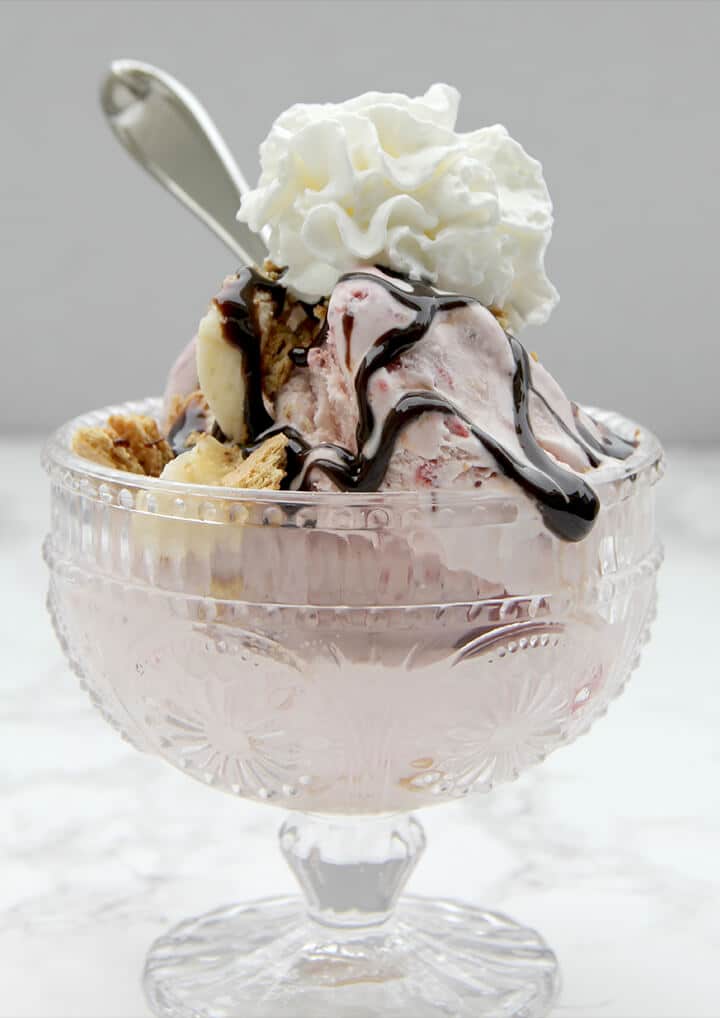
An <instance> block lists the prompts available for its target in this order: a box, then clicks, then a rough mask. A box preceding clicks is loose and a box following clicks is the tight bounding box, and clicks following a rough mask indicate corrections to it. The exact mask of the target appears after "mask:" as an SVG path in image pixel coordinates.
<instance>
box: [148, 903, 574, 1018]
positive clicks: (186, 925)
mask: <svg viewBox="0 0 720 1018" xmlns="http://www.w3.org/2000/svg"><path fill="white" fill-rule="evenodd" d="M144 986H145V992H146V994H147V998H148V1002H149V1004H150V1007H151V1008H152V1010H153V1012H154V1013H155V1014H156V1015H159V1016H163V1018H170V1016H172V1018H286V1016H287V1018H326V1016H327V1018H350V1016H352V1018H375V1016H378V1018H379V1016H382V1018H436V1016H437V1018H439V1016H442V1018H470V1016H472V1018H542V1016H543V1015H547V1014H548V1013H549V1011H550V1008H551V1006H552V1004H553V1001H554V1000H555V998H556V996H557V992H558V988H559V973H558V965H557V961H556V958H555V956H554V954H553V953H552V951H550V949H549V948H548V947H547V946H546V945H545V943H544V941H543V940H542V939H541V937H540V936H539V935H538V934H537V933H536V932H535V931H534V930H531V929H527V928H526V927H523V926H519V925H518V924H517V923H515V922H513V920H512V919H508V918H507V917H506V916H503V915H499V914H497V913H495V912H486V911H484V910H482V909H478V908H474V907H472V906H469V905H463V904H459V903H457V902H453V901H443V900H435V899H429V898H416V897H404V898H402V899H401V901H400V904H399V905H398V907H397V910H396V912H395V914H394V916H393V919H392V920H391V921H390V922H388V923H384V924H383V925H380V926H376V927H362V928H358V927H346V928H338V927H336V926H333V927H328V926H323V925H321V924H320V923H318V922H314V921H313V920H311V919H309V918H308V916H307V912H306V910H305V905H304V903H303V900H302V899H301V898H300V897H283V898H267V899H264V900H262V901H257V902H253V903H251V904H247V905H232V906H230V907H227V908H222V909H218V910H217V911H215V912H210V913H208V914H207V915H205V916H201V917H200V918H199V919H189V920H186V921H185V922H183V923H181V924H180V925H179V926H176V927H175V928H174V929H173V930H171V931H170V933H168V934H167V935H166V936H164V937H161V938H160V939H159V940H157V941H156V942H155V944H154V945H153V946H152V948H151V950H150V954H149V955H148V959H147V963H146V967H145V975H144Z"/></svg>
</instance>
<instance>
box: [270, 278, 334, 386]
mask: <svg viewBox="0 0 720 1018" xmlns="http://www.w3.org/2000/svg"><path fill="white" fill-rule="evenodd" d="M254 305H255V321H256V322H257V327H258V330H259V332H260V358H261V367H262V378H263V391H264V393H265V395H266V396H267V397H268V399H270V400H274V399H275V397H276V396H277V394H278V392H279V390H280V389H281V387H282V386H283V385H284V384H285V382H287V380H288V378H289V377H290V373H291V371H292V369H293V367H294V365H293V361H292V359H291V357H290V353H291V351H292V350H294V349H295V347H303V348H307V347H309V346H310V345H311V343H312V342H313V341H314V340H315V339H316V337H317V335H318V333H319V332H320V330H321V329H322V327H323V323H324V322H325V316H326V314H327V305H326V304H325V302H324V301H321V302H320V303H318V304H316V305H315V306H314V307H312V308H311V307H310V306H309V305H307V304H303V303H302V302H301V301H299V300H297V299H296V298H295V297H293V296H292V294H289V293H288V294H286V295H285V300H284V302H283V308H282V311H280V312H279V313H278V309H277V307H276V304H275V300H274V298H273V295H272V294H271V293H269V292H268V291H267V290H263V289H262V288H258V289H257V290H256V291H255V297H254Z"/></svg>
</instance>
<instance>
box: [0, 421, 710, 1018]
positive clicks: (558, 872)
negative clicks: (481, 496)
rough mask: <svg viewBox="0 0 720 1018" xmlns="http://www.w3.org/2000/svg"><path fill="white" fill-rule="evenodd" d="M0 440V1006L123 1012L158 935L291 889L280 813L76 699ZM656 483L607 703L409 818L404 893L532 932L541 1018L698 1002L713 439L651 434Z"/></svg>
mask: <svg viewBox="0 0 720 1018" xmlns="http://www.w3.org/2000/svg"><path fill="white" fill-rule="evenodd" d="M0 454H1V455H2V463H3V472H2V478H3V480H2V482H0V483H2V485H3V490H2V492H1V493H0V494H1V495H2V498H1V499H0V552H1V553H2V557H1V564H0V576H1V581H0V609H1V611H0V618H1V619H2V628H3V631H2V647H3V650H4V654H3V668H2V682H3V686H4V695H3V697H2V701H1V704H2V705H1V706H0V716H2V721H3V724H2V728H1V729H0V731H1V733H2V735H1V738H2V742H1V743H0V745H1V746H2V749H1V750H0V817H1V818H2V819H1V821H0V846H1V847H0V1018H141V1016H143V1018H144V1016H146V1015H147V1014H148V1012H147V1009H146V1007H145V1005H144V1002H143V998H142V994H141V990H140V982H139V977H140V973H141V970H142V964H143V960H144V956H145V952H146V950H147V948H148V947H149V945H150V943H151V941H152V940H153V939H154V938H155V937H156V936H157V935H158V934H160V933H162V932H164V931H165V929H166V928H167V927H168V926H169V925H171V924H174V923H175V922H176V921H178V920H180V919H182V918H185V917H187V916H190V915H194V914H198V913H200V912H204V911H207V910H208V909H210V908H212V907H214V906H217V905H220V904H226V903H228V902H231V901H233V900H243V899H248V898H254V897H261V896H263V895H266V894H274V893H284V892H287V891H291V890H293V881H292V877H291V875H290V873H289V871H288V870H287V869H286V868H285V864H284V862H283V861H282V859H281V858H280V855H279V853H278V852H277V851H276V849H275V846H274V835H275V830H276V829H277V826H278V824H279V822H280V820H281V814H280V813H279V812H277V811H276V810H273V809H269V808H267V807H265V806H259V805H253V804H251V803H247V802H242V801H238V800H235V799H232V798H230V797H226V796H223V795H220V794H217V793H214V792H212V791H211V790H209V789H206V788H203V787H202V786H200V785H197V784H195V783H194V782H191V781H187V780H186V779H185V778H184V777H183V776H182V775H181V774H179V773H176V772H175V771H173V770H172V769H171V768H170V767H168V766H167V765H166V764H164V763H162V762H161V761H160V760H158V759H155V758H152V757H145V756H142V755H141V754H139V753H136V752H135V751H134V750H131V749H130V747H129V746H127V745H126V744H125V743H123V742H121V741H120V740H119V739H118V738H117V736H116V735H115V733H114V732H113V731H112V730H111V729H109V728H108V727H106V726H105V725H104V724H103V723H102V722H101V720H100V718H99V716H97V715H96V714H95V713H94V712H93V711H92V709H91V707H90V705H89V703H88V702H87V701H86V698H85V696H84V694H83V693H82V692H81V691H80V689H79V688H78V687H77V686H76V683H75V680H74V678H73V677H72V675H71V674H70V672H69V670H68V669H67V667H66V666H65V664H64V661H63V659H62V657H61V654H60V650H59V648H58V646H57V644H56V642H55V638H54V636H53V634H52V631H51V628H50V624H49V621H48V619H47V617H46V615H45V611H44V592H45V585H46V577H45V569H44V566H43V563H42V560H41V558H40V543H41V540H42V537H43V534H44V531H45V529H46V519H47V496H46V491H45V480H44V477H43V476H42V474H41V472H40V470H39V468H38V466H37V463H38V454H39V443H38V442H35V441H31V440H28V441H26V442H3V443H0ZM10 482H12V487H10ZM660 492H661V518H662V521H663V530H664V538H665V544H666V555H667V557H666V562H665V565H664V567H663V569H662V572H661V579H660V609H659V615H658V619H657V622H656V625H655V630H654V636H653V640H652V642H651V644H650V646H649V647H648V648H647V649H646V651H645V654H644V658H643V661H642V664H641V666H640V669H639V670H638V672H637V673H636V674H635V676H634V678H633V681H632V682H631V684H630V686H629V688H628V690H627V691H626V692H625V693H624V695H623V696H622V697H621V698H620V700H619V701H618V702H617V703H616V704H614V705H613V706H612V708H611V710H610V713H609V715H608V717H607V718H606V719H605V720H603V721H601V722H600V723H599V724H598V725H597V726H596V728H595V729H593V731H592V732H591V733H590V735H589V736H588V737H584V738H582V739H580V740H579V741H578V742H577V743H575V744H574V745H572V746H570V747H569V748H566V749H564V750H561V751H559V752H558V753H557V754H556V755H555V756H553V757H551V758H550V759H549V760H548V761H547V762H546V763H545V764H544V765H542V766H541V767H538V768H536V769H534V770H532V771H530V772H528V773H527V774H525V775H524V776H523V777H522V778H521V779H520V780H519V781H517V782H516V783H515V784H513V785H508V786H505V787H502V788H500V789H498V790H497V791H495V792H493V793H492V795H491V796H488V797H482V796H480V797H475V798H474V799H470V800H466V801H464V802H462V803H457V804H454V805H451V806H445V807H438V808H436V809H434V810H432V809H431V810H426V811H423V812H422V814H421V818H422V820H423V822H424V824H425V827H426V830H427V833H428V838H429V847H428V851H427V853H426V855H425V857H424V859H423V860H422V862H421V864H420V866H419V868H418V871H417V873H416V875H415V876H414V878H413V882H412V890H413V891H414V892H416V893H420V894H437V895H442V896H449V897H458V898H464V899H466V900H468V901H472V902H475V903H477V904H482V905H485V906H488V907H491V908H495V909H499V910H502V911H507V912H508V913H509V914H510V915H512V916H514V917H515V918H517V919H519V920H521V921H523V922H525V923H528V924H530V925H533V926H536V927H537V928H538V929H539V930H541V931H542V933H543V934H544V935H545V937H546V939H547V940H548V942H549V943H550V944H551V946H552V947H553V948H554V950H555V951H556V952H557V954H558V956H559V959H560V962H561V965H562V969H563V978H564V991H563V994H562V997H561V999H560V1001H559V1003H558V1005H557V1007H556V1009H555V1011H554V1012H553V1013H554V1015H555V1018H562V1016H567V1018H718V1016H720V690H719V688H718V685H719V681H720V668H719V667H718V652H717V650H716V647H715V640H714V637H713V635H712V634H713V631H714V626H715V625H718V624H719V623H718V621H717V620H716V619H715V618H714V615H713V613H712V609H713V607H714V605H715V604H717V602H718V595H719V594H720V580H719V577H720V511H719V510H718V506H719V505H720V450H705V451H702V450H695V451H693V452H687V451H683V450H675V451H674V453H671V455H670V457H669V469H668V475H667V477H666V478H665V481H664V482H663V484H662V486H661V489H660ZM21 493H22V494H21ZM711 500H712V501H714V505H713V504H712V501H711ZM701 510H703V511H704V512H705V513H706V518H705V520H704V521H700V522H699V521H698V514H699V512H700V511H701Z"/></svg>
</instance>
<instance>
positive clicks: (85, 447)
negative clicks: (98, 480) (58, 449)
mask: <svg viewBox="0 0 720 1018" xmlns="http://www.w3.org/2000/svg"><path fill="white" fill-rule="evenodd" d="M71 447H72V450H73V452H74V453H76V454H77V455H78V456H82V457H83V458H84V459H88V460H92V461H93V462H94V463H100V464H102V466H105V467H112V468H113V469H114V470H124V471H126V472H127V473H130V474H145V475H146V476H148V477H159V476H160V474H161V472H162V469H163V467H164V466H165V464H166V463H168V462H169V461H170V460H171V459H172V458H173V452H172V449H171V448H170V446H169V445H168V443H167V442H166V441H165V439H164V438H163V436H162V434H161V433H160V429H159V427H158V425H157V421H156V420H155V419H154V418H152V417H145V416H143V415H141V414H132V415H131V416H129V417H124V416H122V415H121V414H111V416H110V417H109V418H108V422H107V424H106V425H105V427H101V428H78V430H77V431H76V432H75V434H74V435H73V437H72V442H71Z"/></svg>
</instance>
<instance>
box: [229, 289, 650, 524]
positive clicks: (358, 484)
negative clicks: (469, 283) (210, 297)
mask: <svg viewBox="0 0 720 1018" xmlns="http://www.w3.org/2000/svg"><path fill="white" fill-rule="evenodd" d="M383 271H385V270H383ZM392 276H393V277H394V278H395V277H396V274H395V273H393V274H392ZM397 278H398V281H400V280H402V283H401V284H400V285H397V284H396V283H395V282H394V281H393V279H391V278H387V276H377V275H374V274H373V273H369V272H352V273H348V274H347V275H344V276H342V277H341V280H340V281H341V282H343V281H349V280H358V281H363V280H365V281H368V282H372V283H373V284H374V285H376V286H382V287H384V289H385V290H386V291H387V292H388V293H390V294H391V295H392V296H393V298H394V299H395V300H397V301H398V302H399V303H401V304H402V305H404V306H405V307H407V308H409V309H411V310H412V311H414V312H415V316H414V318H413V320H412V321H411V322H410V323H409V325H407V326H404V327H398V328H394V329H390V330H389V331H388V332H386V333H385V334H384V335H382V336H380V337H379V338H378V339H377V340H376V341H375V343H374V344H373V346H372V347H371V348H370V349H369V350H368V352H367V353H366V354H365V357H364V358H363V360H362V362H361V363H360V365H359V366H358V369H357V372H356V375H355V394H356V398H357V405H358V425H357V433H356V440H357V449H358V453H357V454H356V455H355V454H353V453H352V452H350V450H348V449H345V448H343V447H342V446H339V445H335V444H332V443H327V444H323V445H319V446H314V447H311V446H310V445H309V444H308V443H307V442H306V441H305V440H304V439H303V437H302V436H301V435H300V434H298V432H296V431H295V430H294V429H293V428H291V427H289V426H282V425H281V426H276V427H274V428H273V427H270V428H268V429H267V430H265V431H263V432H259V431H258V424H259V423H260V421H261V420H262V419H267V418H268V417H269V415H268V414H267V412H266V411H265V409H264V405H263V413H264V417H263V416H262V415H260V414H259V413H257V412H256V417H255V418H254V424H253V426H251V432H252V433H253V435H254V436H255V437H256V439H257V441H256V442H255V445H257V444H259V443H260V442H261V441H264V440H265V439H266V438H268V437H270V436H271V435H272V434H277V433H278V432H280V431H282V432H283V433H284V434H285V435H287V437H288V439H289V444H288V476H287V478H286V483H287V484H288V485H289V486H298V487H300V488H305V487H307V486H309V480H308V478H309V475H310V473H311V472H312V471H313V470H316V469H317V470H321V471H322V472H323V473H325V474H326V475H327V476H328V477H329V478H331V479H332V481H333V482H334V483H335V484H336V485H337V486H338V487H339V488H340V489H342V490H344V491H376V490H377V489H378V488H379V487H380V485H381V483H382V481H383V478H384V477H385V474H386V472H387V469H388V464H389V462H390V458H391V456H392V454H393V451H394V449H395V443H396V441H397V438H398V436H399V434H400V433H401V432H402V431H403V430H404V429H405V428H406V427H407V426H408V424H409V423H410V422H411V421H413V420H414V419H416V418H417V417H420V416H421V415H422V414H426V413H442V414H446V415H452V416H455V417H458V418H459V419H460V420H462V421H463V422H464V424H465V425H466V427H467V428H468V429H469V431H470V432H471V433H472V434H473V435H474V436H475V438H476V439H477V440H478V442H480V443H481V444H482V445H483V446H484V447H485V448H486V449H487V450H488V452H489V453H490V454H491V455H492V456H493V458H494V459H495V460H496V461H497V463H498V466H499V467H500V469H501V470H502V471H503V473H504V474H505V475H506V476H508V477H510V478H512V479H513V480H514V481H516V483H517V484H519V485H520V487H522V488H523V490H524V491H526V492H527V494H528V495H529V496H530V497H531V498H532V499H533V500H534V501H535V502H536V504H537V506H538V508H539V510H540V513H541V515H542V517H543V520H544V521H545V524H546V526H547V527H548V529H549V530H550V531H552V533H554V534H556V535H557V536H558V537H560V538H562V539H563V540H566V541H579V540H582V538H584V537H585V536H587V534H588V533H589V532H590V530H591V529H592V526H593V523H594V521H595V518H596V516H597V514H598V511H599V509H600V502H599V499H598V497H597V495H596V494H595V492H594V491H593V489H592V488H591V487H590V485H589V484H588V483H587V482H586V481H585V480H583V478H582V477H579V476H578V475H577V474H575V473H574V472H573V471H571V470H568V469H566V468H564V467H563V466H562V465H561V464H559V463H558V462H557V461H556V460H555V459H553V458H552V457H551V456H549V455H548V454H547V453H546V452H545V450H544V449H543V448H542V447H541V446H540V445H539V443H538V441H537V439H536V438H535V435H534V433H533V429H532V425H531V423H530V417H529V397H530V393H531V392H534V393H535V394H536V395H537V396H538V397H539V398H540V399H543V397H542V396H540V394H539V393H537V391H536V390H535V389H534V388H533V385H532V374H531V364H530V360H529V357H528V354H527V351H526V350H525V348H524V347H523V346H522V344H521V343H520V342H519V341H518V340H517V339H516V338H515V337H514V336H512V335H510V334H509V333H506V336H507V341H508V344H509V346H510V351H511V354H512V358H513V362H514V369H513V378H512V391H513V402H514V417H515V430H516V432H517V436H518V441H519V443H520V447H521V449H522V451H523V454H524V457H525V460H521V459H520V458H518V457H517V456H516V455H515V454H513V453H512V452H510V451H509V450H507V449H505V448H504V447H503V446H502V445H501V444H500V443H499V442H497V441H496V440H495V439H494V438H493V437H492V435H490V434H488V433H487V432H485V431H483V430H482V429H481V428H479V427H477V425H476V424H475V423H474V422H473V421H472V420H471V419H470V418H469V417H467V416H466V415H465V414H464V413H463V412H462V411H461V410H460V409H459V408H458V407H456V406H455V405H454V404H453V403H452V402H451V401H450V400H449V399H447V398H446V397H445V396H443V395H442V394H441V393H439V392H427V391H423V392H409V393H406V394H405V395H404V396H403V397H402V398H401V399H400V400H399V401H398V403H397V404H396V405H395V406H394V407H393V409H392V410H391V411H390V412H389V413H388V415H387V416H386V418H385V420H384V422H383V424H382V428H381V431H380V435H379V436H378V438H377V439H376V440H375V441H374V442H373V445H374V446H375V451H374V452H373V454H372V455H371V456H365V455H364V453H363V450H364V449H365V448H366V446H367V443H368V441H369V439H370V438H371V436H372V435H373V432H374V429H375V417H374V414H373V411H372V407H371V406H370V401H369V396H368V390H369V384H370V379H371V377H372V375H373V374H374V373H375V372H376V371H377V370H378V369H380V368H381V367H385V366H387V365H388V364H389V363H390V362H391V361H393V360H395V358H397V357H399V356H400V355H401V354H402V353H403V352H404V351H406V350H408V349H409V348H410V347H412V346H414V345H415V343H417V342H419V340H421V339H422V338H423V336H425V335H426V333H427V331H428V329H429V328H430V326H431V324H432V322H433V319H434V318H435V316H436V314H437V313H438V312H439V311H448V310H451V309H453V308H460V307H465V306H467V305H470V304H474V303H476V301H475V299H474V298H472V297H466V296H462V295H460V294H444V293H440V292H439V291H437V290H436V289H434V288H433V287H432V286H431V285H430V284H429V283H426V282H424V281H419V280H411V279H408V278H406V277H401V276H398V277H397ZM238 284H239V285H238V287H235V284H233V285H232V286H231V287H230V288H229V289H230V290H231V291H232V293H231V296H230V297H229V298H228V297H227V296H225V291H223V294H221V295H220V296H221V297H222V298H223V299H222V300H219V299H218V307H219V308H220V309H221V313H222V314H223V315H224V317H225V318H226V320H227V321H229V322H231V323H232V327H233V329H235V328H240V327H242V330H243V331H242V341H241V342H239V341H238V340H236V339H235V338H234V336H233V338H232V339H230V337H229V336H228V338H229V339H230V341H231V342H235V343H236V345H239V346H241V349H243V350H245V349H249V350H251V351H252V350H256V351H258V365H257V366H256V365H255V364H254V362H253V361H252V359H251V357H250V356H248V357H247V360H248V363H249V364H250V368H249V376H248V388H250V386H252V381H251V380H250V379H251V377H255V376H254V375H252V374H251V373H252V372H253V370H258V371H259V350H258V343H257V340H255V341H254V343H253V342H252V341H251V339H248V338H247V337H248V335H249V333H250V332H251V330H252V328H253V324H254V323H253V320H252V315H251V314H250V313H249V312H248V311H247V307H248V304H249V302H250V299H251V296H252V293H251V288H254V287H255V286H258V285H265V283H264V281H260V280H259V279H258V277H256V276H255V274H251V275H249V276H248V278H247V280H246V281H245V282H242V280H238ZM270 285H271V286H272V285H273V284H270ZM238 292H239V295H240V296H239V297H238V296H237V293H238ZM228 307H229V309H230V311H231V312H232V314H230V313H229V311H228ZM243 308H244V309H245V312H244V317H243V314H242V309H243ZM237 309H240V310H239V311H238V310H237ZM238 322H239V324H237V323H238ZM342 325H343V331H344V334H345V340H346V359H347V363H348V368H349V367H350V353H349V350H350V339H351V334H352V326H353V318H352V316H351V315H347V314H346V315H345V316H344V317H343V322H342ZM326 332H327V320H326V322H325V326H324V328H323V330H322V332H321V334H320V336H319V337H317V339H316V340H315V343H314V344H313V345H319V343H321V342H323V341H324V339H325V335H326ZM253 338H254V337H253ZM293 360H294V361H295V363H296V364H297V365H304V364H307V350H305V349H300V348H297V349H296V350H294V351H293ZM257 391H258V393H259V392H260V383H259V375H258V382H257ZM260 398H261V397H260ZM543 402H544V403H545V405H546V406H548V409H549V410H550V411H551V413H552V414H553V416H554V417H555V419H556V420H557V421H558V423H559V424H560V426H561V427H562V428H563V430H564V431H565V432H566V434H568V435H569V436H570V437H571V438H572V439H573V440H574V441H575V442H576V443H577V444H578V445H579V446H580V447H581V448H582V449H583V451H584V452H585V453H586V455H587V456H588V459H589V462H590V463H591V464H592V465H593V466H595V465H597V464H598V463H599V460H598V459H597V455H596V453H602V454H603V455H605V456H613V457H615V458H620V459H624V458H626V457H627V456H628V455H629V453H630V452H632V449H633V447H632V445H630V444H629V443H627V442H625V441H624V440H623V439H620V438H619V437H617V436H613V435H612V434H611V433H610V432H608V434H607V437H605V435H604V434H603V437H602V440H601V443H599V442H598V441H597V440H596V439H595V438H594V436H593V435H592V434H591V433H590V432H589V431H588V429H587V428H586V427H585V426H584V425H583V423H582V421H581V420H580V419H579V418H578V417H577V413H576V422H577V426H578V434H577V435H575V434H574V433H573V432H572V431H571V429H569V428H568V427H567V426H566V425H565V423H564V422H563V421H561V420H560V418H559V417H558V415H557V414H556V413H555V412H554V411H553V410H552V408H551V407H549V405H548V404H547V401H545V400H544V399H543ZM256 411H257V408H256ZM323 453H325V454H326V455H323Z"/></svg>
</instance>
